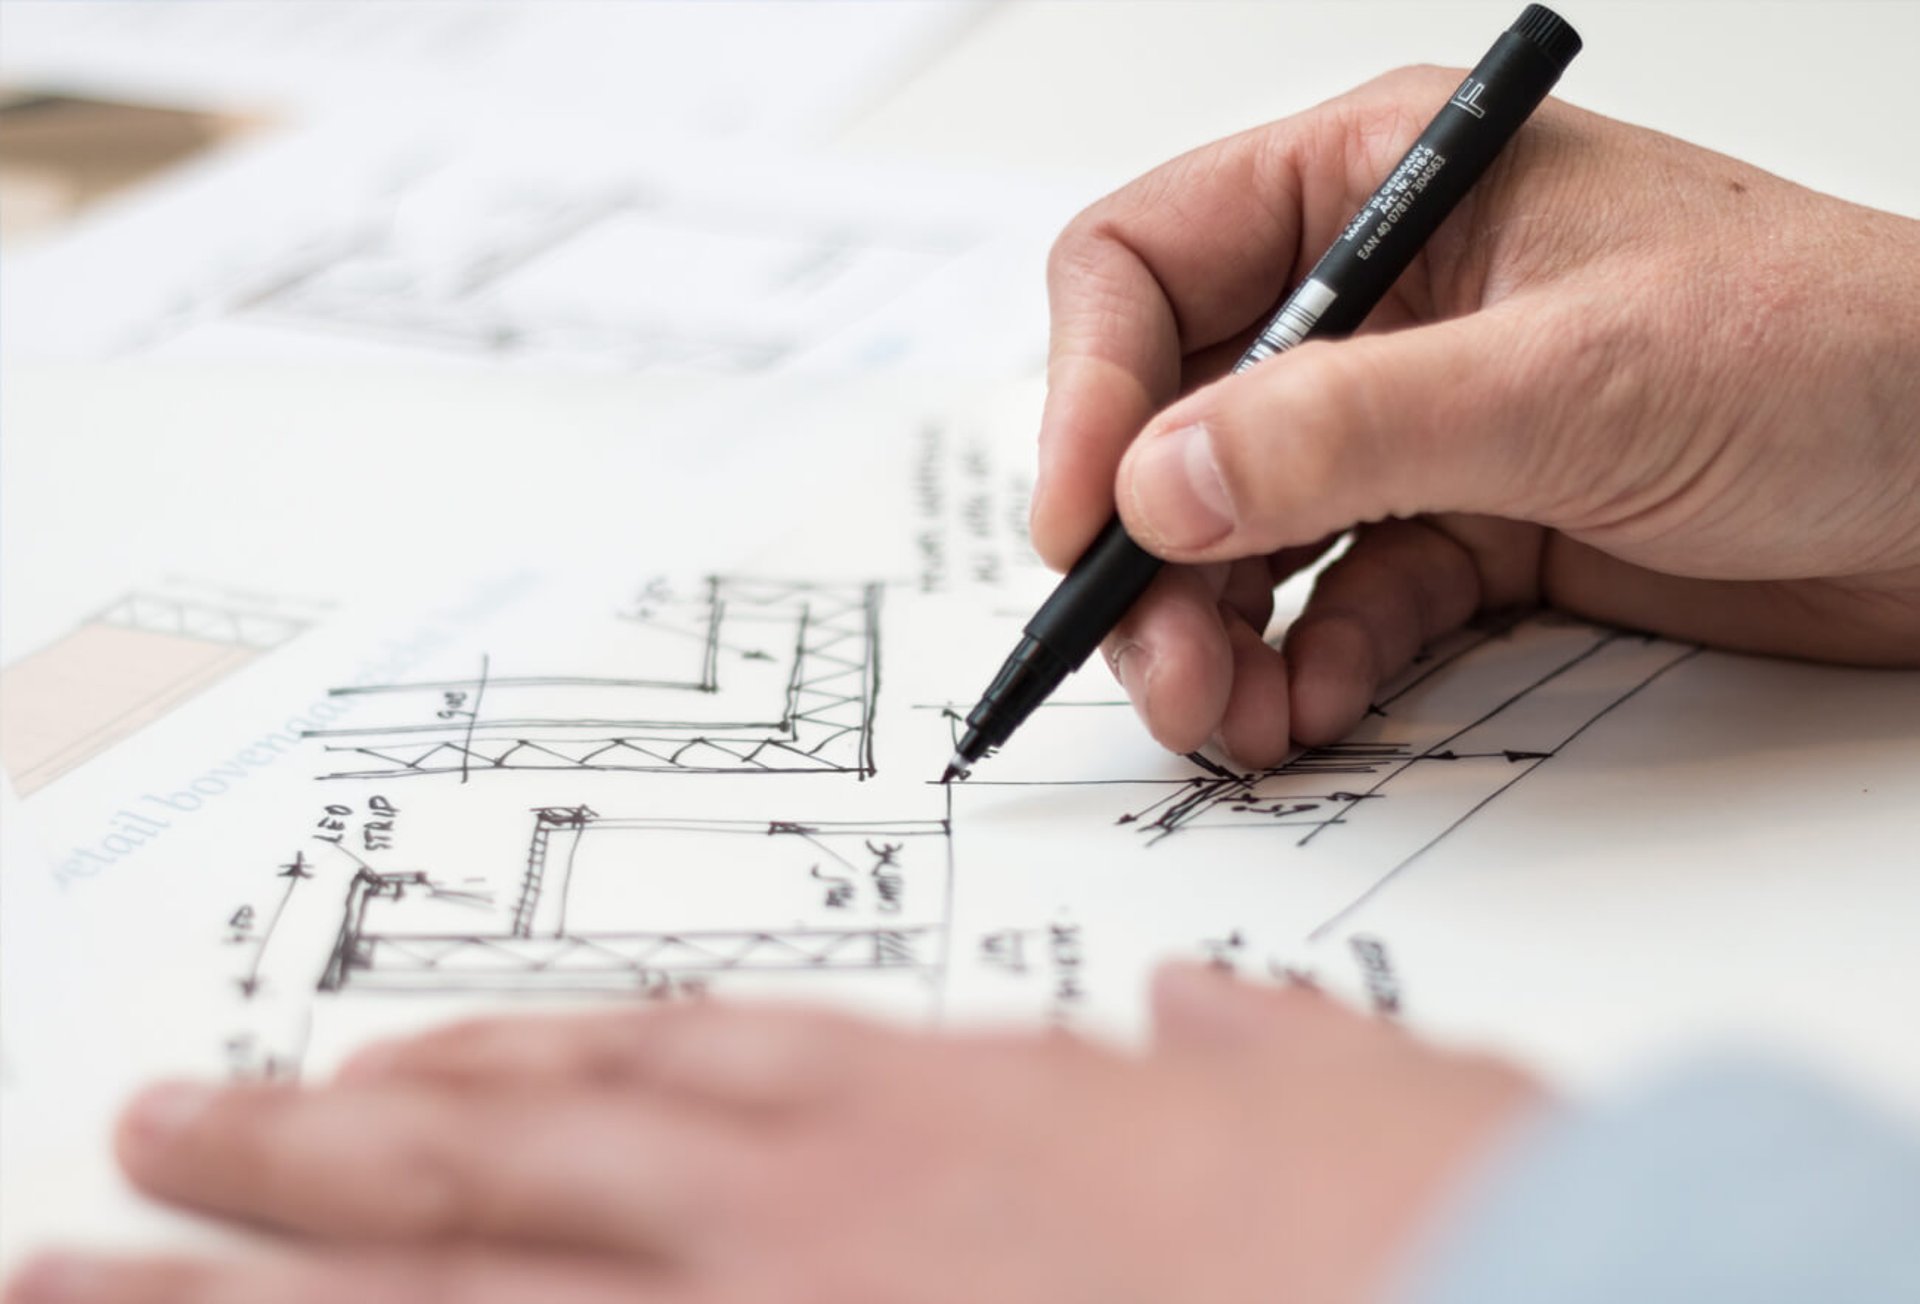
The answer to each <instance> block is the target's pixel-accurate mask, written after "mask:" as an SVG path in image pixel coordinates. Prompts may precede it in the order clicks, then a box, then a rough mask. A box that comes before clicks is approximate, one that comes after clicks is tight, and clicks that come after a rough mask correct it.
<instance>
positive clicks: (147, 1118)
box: [127, 1082, 218, 1141]
mask: <svg viewBox="0 0 1920 1304" xmlns="http://www.w3.org/2000/svg"><path fill="white" fill-rule="evenodd" d="M217 1094H218V1092H217V1091H216V1090H215V1089H214V1088H212V1087H204V1086H201V1085H200V1084H199V1083H197V1082H167V1083H163V1084H161V1085H160V1086H157V1087H150V1088H149V1089H147V1090H146V1091H143V1092H141V1093H140V1095H139V1096H138V1097H136V1098H135V1099H134V1102H133V1104H132V1105H130V1106H129V1107H128V1108H127V1127H128V1129H129V1130H130V1131H132V1132H134V1133H135V1134H136V1135H138V1136H139V1137H140V1138H141V1139H142V1140H144V1141H166V1140H169V1139H171V1138H172V1137H174V1136H176V1135H177V1134H179V1133H180V1132H182V1131H184V1130H186V1128H187V1126H188V1124H190V1123H192V1122H193V1120H194V1119H196V1118H198V1117H199V1116H200V1115H201V1114H202V1113H204V1112H205V1111H206V1108H207V1106H208V1105H210V1104H212V1103H213V1098H214V1096H215V1095H217Z"/></svg>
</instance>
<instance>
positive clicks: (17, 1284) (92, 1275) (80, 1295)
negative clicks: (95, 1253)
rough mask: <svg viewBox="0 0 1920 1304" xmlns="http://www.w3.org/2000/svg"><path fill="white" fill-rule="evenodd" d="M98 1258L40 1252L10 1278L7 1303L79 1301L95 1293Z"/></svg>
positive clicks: (98, 1279) (65, 1303) (98, 1282)
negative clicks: (11, 1282)
mask: <svg viewBox="0 0 1920 1304" xmlns="http://www.w3.org/2000/svg"><path fill="white" fill-rule="evenodd" d="M101 1284H102V1283H101V1273H100V1265H99V1262H98V1261H97V1260H95V1259H90V1258H87V1257H85V1256H83V1255H78V1254H62V1253H57V1252H56V1253H53V1254H42V1255H38V1256H36V1257H35V1258H33V1259H31V1260H29V1261H28V1263H27V1266H26V1267H24V1268H22V1269H21V1270H20V1274H19V1275H18V1276H17V1277H15V1278H14V1279H13V1284H12V1289H11V1290H9V1291H8V1293H7V1300H8V1304H79V1302H80V1301H81V1300H85V1299H88V1298H91V1297H93V1296H95V1295H97V1294H98V1288H99V1287H100V1285H101Z"/></svg>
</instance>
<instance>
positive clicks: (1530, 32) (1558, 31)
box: [1507, 5, 1580, 72]
mask: <svg viewBox="0 0 1920 1304" xmlns="http://www.w3.org/2000/svg"><path fill="white" fill-rule="evenodd" d="M1507 30H1508V31H1509V32H1511V33H1513V34H1514V35H1515V36H1520V37H1525V38H1526V39H1527V40H1529V41H1531V42H1533V44H1534V45H1535V46H1536V47H1538V48H1539V50H1540V53H1542V54H1544V55H1546V56H1547V58H1549V59H1551V60H1553V64H1554V67H1555V68H1556V69H1558V70H1559V72H1565V71H1566V70H1567V65H1568V64H1570V63H1572V62H1573V56H1574V55H1576V54H1578V53H1580V33H1578V32H1576V31H1574V30H1573V27H1572V25H1571V24H1569V23H1568V22H1567V20H1566V19H1564V18H1562V17H1561V16H1560V15H1559V14H1556V13H1555V12H1553V10H1551V9H1549V8H1547V7H1546V6H1545V5H1528V6H1527V7H1526V8H1525V9H1523V10H1521V11H1520V16H1519V17H1518V18H1516V19H1514V20H1513V26H1512V27H1509V28H1508V29H1507Z"/></svg>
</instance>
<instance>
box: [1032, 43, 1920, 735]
mask: <svg viewBox="0 0 1920 1304" xmlns="http://www.w3.org/2000/svg"><path fill="white" fill-rule="evenodd" d="M1459 87H1460V75H1459V73H1457V72H1452V73H1450V72H1445V71H1442V70H1439V69H1425V68H1423V69H1407V70H1403V71H1400V72H1396V73H1392V74H1389V75H1388V76H1385V77H1382V78H1379V79H1377V80H1376V81H1374V82H1371V83H1369V84H1368V85H1366V86H1363V87H1361V88H1360V89H1358V90H1356V91H1354V92H1352V93H1350V94H1348V95H1345V96H1342V97H1340V98H1338V99H1335V100H1333V101H1330V102H1328V103H1327V104H1324V105H1321V106H1319V107H1317V108H1314V109H1311V110H1309V111H1307V112H1305V113H1303V114H1300V115H1298V116H1296V117H1293V118H1288V119H1285V120H1283V121H1281V122H1277V123H1274V124H1272V125H1270V126H1267V127H1262V128H1258V129H1256V130H1253V131H1249V132H1246V133H1243V134H1241V135H1238V136H1234V137H1231V138H1229V139H1227V140H1224V141H1221V142H1218V143H1216V144H1214V145H1210V146H1207V147H1205V148H1203V149H1200V150H1198V151H1195V152H1194V153H1191V154H1188V155H1186V156H1184V157H1182V158H1179V159H1176V160H1174V161H1173V162H1171V163H1168V164H1166V165H1165V166H1163V167H1161V168H1159V169H1157V170H1156V171H1154V172H1152V173H1150V174H1148V175H1147V176H1145V177H1143V178H1141V179H1140V180H1139V181H1136V182H1134V183H1133V184H1132V185H1129V186H1127V187H1126V188H1124V189H1122V190H1121V191H1119V192H1118V193H1116V194H1114V195H1112V196H1110V197H1108V198H1107V199H1104V200H1102V201H1101V202H1099V203H1098V204H1096V205H1094V206H1093V207H1092V208H1090V209H1088V210H1087V211H1086V212H1085V213H1083V214H1082V215H1081V216H1080V217H1079V218H1078V219H1076V220H1075V221H1074V223H1073V224H1072V225H1071V226H1070V227H1069V228H1068V230H1067V231H1066V232H1065V233H1064V234H1063V235H1062V236H1061V238H1060V240H1059V242H1058V244H1057V245H1056V246H1055V249H1054V253H1053V259H1052V264H1051V268H1050V286H1051V293H1052V313H1053V343H1052V356H1051V360H1050V363H1049V368H1048V378H1049V391H1048V397H1047V405H1046V410H1045V415H1044V416H1043V418H1042V422H1041V431H1040V477H1039V482H1038V484H1037V486H1036V490H1035V496H1034V507H1033V534H1034V541H1035V544H1036V546H1037V547H1038V548H1039V550H1040V552H1041V554H1042V556H1043V557H1045V558H1046V560H1047V561H1048V562H1049V563H1050V564H1051V565H1053V566H1055V567H1059V568H1065V567H1066V566H1068V565H1069V564H1071V563H1072V562H1073V561H1074V560H1075V559H1076V558H1078V557H1079V556H1080V555H1081V553H1082V552H1083V551H1085V550H1086V548H1087V546H1088V544H1089V543H1090V541H1092V540H1093V539H1094V537H1095V535H1096V534H1097V533H1098V532H1099V531H1100V530H1101V528H1102V527H1103V526H1104V525H1106V523H1107V522H1108V520H1109V519H1110V518H1111V516H1112V515H1113V513H1114V512H1115V510H1116V507H1117V510H1118V513H1119V519H1120V520H1121V521H1122V522H1123V523H1124V525H1125V527H1126V530H1127V532H1128V533H1129V534H1130V535H1131V536H1132V538H1133V539H1134V540H1137V541H1138V543H1139V544H1140V545H1141V546H1142V547H1143V548H1145V549H1146V550H1147V551H1149V552H1151V553H1153V554H1154V555H1156V556H1158V557H1163V558H1166V559H1167V560H1169V561H1172V562H1176V563H1180V564H1178V565H1174V566H1169V567H1167V568H1166V569H1165V570H1163V571H1161V572H1160V574H1159V575H1158V576H1157V578H1156V579H1155V580H1154V581H1153V584H1152V586H1151V587H1150V588H1149V589H1148V590H1147V592H1146V594H1145V596H1144V597H1142V598H1141V599H1140V601H1139V602H1138V603H1137V604H1135V605H1134V606H1133V607H1132V609H1131V611H1129V612H1128V613H1127V615H1126V616H1125V617H1124V619H1121V620H1120V621H1119V623H1118V624H1117V625H1115V626H1114V627H1113V629H1112V632H1111V633H1110V634H1109V635H1108V636H1107V637H1106V639H1105V641H1104V643H1103V644H1102V651H1103V653H1104V656H1105V658H1106V660H1107V661H1108V663H1109V665H1111V666H1112V667H1113V668H1114V670H1115V672H1116V674H1117V675H1118V677H1119V678H1120V680H1121V682H1122V683H1123V684H1124V685H1125V686H1126V689H1127V692H1128V694H1129V696H1131V698H1132V699H1133V701H1134V704H1135V706H1136V707H1137V708H1138V709H1139V710H1140V712H1141V714H1142V716H1143V717H1144V718H1145V720H1146V722H1147V725H1148V727H1149V728H1150V729H1151V731H1152V733H1153V735H1154V737H1155V738H1156V739H1158V740H1159V741H1160V742H1161V743H1162V744H1164V745H1165V746H1167V747H1169V748H1171V749H1173V750H1175V751H1190V750H1193V749H1194V748H1197V747H1200V746H1203V745H1205V744H1207V743H1208V742H1209V741H1212V742H1214V743H1217V744H1218V745H1219V746H1221V747H1222V748H1223V749H1224V750H1225V751H1226V752H1227V753H1229V754H1230V755H1232V756H1233V757H1235V758H1236V759H1238V760H1240V761H1242V762H1245V763H1247V764H1252V765H1259V764H1264V763H1269V762H1272V761H1275V760H1277V759H1279V758H1280V757H1281V756H1282V755H1284V754H1285V752H1286V751H1287V749H1288V747H1289V745H1290V741H1297V742H1300V743H1306V744H1317V743H1325V742H1329V741H1332V740H1334V739H1336V738H1338V737H1340V736H1341V735H1342V734H1343V733H1344V732H1346V731H1347V730H1348V729H1350V728H1352V726H1353V725H1354V724H1355V723H1356V722H1357V721H1358V720H1359V719H1360V718H1361V716H1362V714H1363V713H1364V712H1365V710H1366V708H1367V704H1368V702H1369V700H1370V698H1371V695H1372V693H1373V691H1374V689H1375V687H1376V686H1377V685H1378V684H1379V683H1380V682H1381V681H1382V680H1384V679H1386V678H1388V677H1389V676H1391V675H1393V674H1395V673H1397V672H1398V671H1399V670H1400V669H1401V668H1403V667H1404V666H1405V665H1407V664H1408V662H1409V661H1410V659H1411V658H1412V657H1413V656H1414V655H1415V653H1416V652H1417V651H1418V649H1419V647H1420V646H1421V645H1422V644H1423V643H1425V642H1428V641H1431V640H1432V639H1434V638H1436V637H1438V636H1440V635H1442V634H1444V633H1445V632H1447V631H1448V630H1450V629H1453V628H1456V627H1458V626H1459V625H1461V624H1462V623H1463V622H1465V621H1466V620H1468V619H1470V618H1471V617H1472V616H1473V615H1474V614H1475V613H1476V612H1478V611H1481V610H1485V609H1490V608H1498V607H1502V606H1509V605H1514V604H1527V603H1540V602H1544V603H1548V604H1551V605H1554V606H1557V607H1560V608H1563V609H1565V610H1568V611H1570V612H1573V613H1575V614H1578V615H1581V616H1586V617H1590V618H1594V619H1598V620H1602V621H1610V622H1615V623H1619V624H1624V625H1629V626H1634V627H1642V628H1648V629H1654V630H1658V631H1660V632H1662V633H1666V634H1670V635H1674V636H1677V637H1682V638H1689V639H1699V640H1704V641H1706V642H1708V643H1711V644H1715V645H1718V646H1724V647H1730V648H1738V649H1746V650H1753V651H1763V652H1775V653H1784V654H1787V655H1793V656H1805V657H1812V658H1818V659H1824V660H1834V661H1843V662H1855V663H1861V664H1880V665H1889V664H1892V665H1912V664H1916V663H1920V429H1916V417H1915V415H1914V414H1915V413H1916V412H1920V301H1916V300H1915V298H1914V297H1913V295H1912V293H1911V289H1910V287H1911V286H1913V285H1914V284H1917V283H1920V223H1915V222H1913V221H1912V220H1909V219H1905V218H1901V217H1898V216H1895V215H1893V214H1889V213H1883V212H1877V211H1874V210H1870V209H1865V208H1861V207H1859V206H1856V205H1853V204H1849V203H1846V202H1844V201H1841V200H1838V199H1835V198H1832V197H1830V196H1825V195H1820V194H1817V193H1814V192H1812V191H1809V190H1806V189H1803V188H1801V187H1799V186H1796V185H1793V184H1791V183H1789V182H1786V181H1783V180H1782V179H1780V178H1778V177H1775V176H1772V175H1770V174H1768V173H1765V172H1762V171H1760V170H1759V169H1757V168H1754V167H1751V166H1748V165H1746V164H1743V163H1740V162H1737V161H1735V160H1733V159H1729V158H1726V157H1723V156H1721V155H1717V154H1713V153H1711V152H1708V151H1706V150H1702V149H1700V148H1697V147H1695V146H1690V145H1687V144H1684V143H1682V142H1680V141H1676V140H1673V139H1670V138H1668V137H1664V136H1660V135H1658V134H1657V133H1654V132H1650V131H1646V130H1643V129H1640V128H1636V127H1631V126H1627V125H1625V124H1621V123H1617V122H1613V121H1610V120H1608V119H1604V118H1601V117H1598V116H1596V115H1594V114H1590V113H1586V112H1583V111H1581V110H1578V109H1575V108H1572V107H1570V106H1567V105H1565V104H1561V103H1558V102H1554V101H1548V102H1547V103H1545V104H1544V105H1542V106H1541V107H1540V108H1539V110H1538V111H1537V112H1536V113H1535V114H1534V115H1533V118H1532V119H1531V121H1530V122H1529V124H1528V126H1527V127H1526V129H1525V130H1524V131H1522V132H1520V133H1519V134H1518V136H1517V137H1516V138H1515V139H1514V140H1513V141H1512V143H1511V145H1510V146H1509V147H1508V148H1507V149H1506V151H1505V152H1504V153H1503V154H1502V155H1501V156H1500V158H1499V159H1498V160H1496V161H1495V163H1494V164H1493V166H1492V167H1491V169H1490V170H1489V171H1488V173H1487V174H1486V176H1485V177H1484V178H1483V179H1482V180H1481V182H1480V183H1479V184H1478V185H1477V186H1476V187H1475V188H1474V189H1473V190H1472V191H1471V192H1470V193H1469V194H1468V195H1467V197H1466V198H1465V200H1464V202H1462V203H1461V205H1460V206H1459V208H1458V209H1457V210H1456V211H1455V212H1454V213H1453V215H1452V216H1451V217H1450V218H1449V219H1448V220H1447V221H1446V222H1444V223H1443V224H1441V225H1440V227H1439V229H1438V230H1437V231H1436V232H1435V233H1434V235H1433V237H1432V238H1431V240H1429V241H1428V242H1427V244H1426V246H1425V248H1424V249H1423V250H1422V251H1420V252H1419V253H1418V255H1417V256H1416V257H1415V258H1414V259H1413V260H1412V262H1411V265H1410V266H1409V267H1408V269H1407V270H1406V272H1405V273H1404V274H1402V275H1401V276H1400V277H1399V279H1398V280H1397V281H1396V282H1395V283H1394V285H1393V287H1392V289H1391V290H1390V291H1388V293H1387V294H1386V296H1385V298H1384V299H1383V300H1382V301H1381V302H1380V304H1379V305H1378V307H1377V308H1375V310H1374V311H1373V312H1372V313H1371V315H1369V316H1368V318H1367V321H1366V324H1365V325H1364V326H1363V327H1361V328H1360V330H1359V332H1358V333H1357V334H1356V335H1355V336H1354V337H1353V338H1351V339H1346V340H1340V341H1333V342H1316V341H1314V340H1312V339H1309V340H1308V341H1307V342H1305V343H1303V344H1301V345H1300V346H1299V347H1296V348H1293V349H1290V350H1288V351H1287V352H1285V353H1283V354H1282V355H1280V356H1278V357H1274V358H1270V359H1268V360H1266V361H1264V362H1262V363H1260V364H1259V365H1258V366H1256V367H1253V368H1252V369H1250V370H1248V371H1247V372H1245V373H1243V374H1235V375H1227V374H1226V373H1227V371H1228V369H1229V367H1231V366H1232V365H1233V363H1234V362H1235V360H1236V359H1237V358H1239V357H1240V356H1241V355H1242V353H1243V351H1244V350H1245V349H1246V347H1247V345H1248V343H1249V341H1250V340H1251V339H1252V336H1253V333H1254V332H1255V331H1257V330H1259V329H1260V328H1261V326H1262V325H1263V324H1264V323H1265V322H1266V320H1267V315H1268V313H1269V312H1270V310H1271V305H1272V302H1273V296H1274V294H1275V293H1276V290H1277V287H1281V286H1290V285H1293V284H1295V283H1297V282H1298V281H1299V279H1300V278H1301V277H1302V276H1303V275H1304V274H1305V273H1306V270H1307V269H1306V265H1305V260H1306V259H1308V258H1312V257H1313V256H1314V255H1315V254H1316V253H1317V252H1318V251H1319V250H1321V249H1323V248H1326V247H1327V246H1328V245H1329V244H1330V243H1331V242H1332V241H1334V240H1335V239H1336V238H1337V237H1338V236H1339V235H1340V234H1341V233H1342V231H1343V229H1344V228H1345V226H1346V224H1347V223H1348V222H1349V221H1350V220H1351V219H1352V216H1353V213H1354V210H1355V209H1356V208H1357V207H1358V206H1359V205H1360V204H1361V203H1363V202H1364V201H1365V200H1367V198H1368V196H1369V195H1370V194H1371V193H1372V192H1373V191H1374V189H1375V187H1376V186H1377V185H1378V183H1379V180H1380V178H1381V177H1383V176H1387V175H1388V174H1389V173H1390V172H1391V171H1392V169H1393V167H1394V165H1395V162H1396V160H1398V159H1400V158H1401V157H1402V155H1403V153H1404V152H1405V151H1406V149H1407V142H1408V141H1409V140H1410V139H1412V137H1413V135H1414V134H1415V133H1416V132H1418V131H1419V130H1420V127H1421V124H1422V123H1423V122H1425V121H1426V120H1427V119H1428V117H1429V116H1430V115H1431V114H1432V113H1433V107H1434V106H1435V105H1437V104H1444V103H1447V102H1448V101H1449V98H1450V97H1451V96H1452V95H1453V94H1454V93H1455V92H1456V91H1457V90H1458V89H1459ZM1350 531H1351V539H1352V541H1351V544H1350V546H1349V547H1348V549H1347V551H1346V553H1345V554H1344V555H1343V556H1342V557H1341V558H1340V559H1339V560H1338V561H1336V562H1334V563H1333V564H1332V565H1331V566H1330V567H1329V568H1328V569H1327V570H1326V571H1325V572H1324V573H1323V574H1322V575H1321V576H1320V577H1319V579H1318V581H1317V583H1316V586H1315V589H1314V592H1313V595H1312V597H1311V599H1310V600H1309V602H1308V604H1307V607H1306V610H1305V613H1304V614H1303V616H1302V617H1301V619H1299V620H1298V621H1297V622H1295V624H1294V625H1293V627H1292V628H1291V629H1290V630H1288V631H1287V633H1286V637H1285V641H1284V643H1283V644H1282V645H1281V646H1279V647H1278V648H1275V647H1271V646H1269V645H1268V644H1267V643H1266V642H1264V641H1263V639H1262V637H1261V636H1262V633H1263V632H1264V631H1265V629H1266V625H1267V622H1268V619H1269V616H1270V613H1271V611H1272V603H1273V596H1272V595H1273V589H1274V587H1275V586H1276V585H1277V584H1278V583H1280V582H1281V581H1282V580H1284V579H1286V578H1287V577H1288V576H1289V575H1291V574H1293V573H1295V572H1296V571H1298V570H1300V569H1301V568H1302V567H1305V566H1307V565H1309V564H1311V563H1312V562H1313V561H1315V560H1316V559H1318V558H1319V557H1320V556H1321V555H1322V554H1323V553H1324V552H1325V551H1326V550H1327V549H1328V548H1329V547H1330V546H1331V545H1332V544H1333V542H1334V541H1335V540H1337V539H1340V538H1342V537H1343V536H1345V535H1347V534H1348V532H1350ZM1015 745H1017V741H1016V744H1015Z"/></svg>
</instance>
